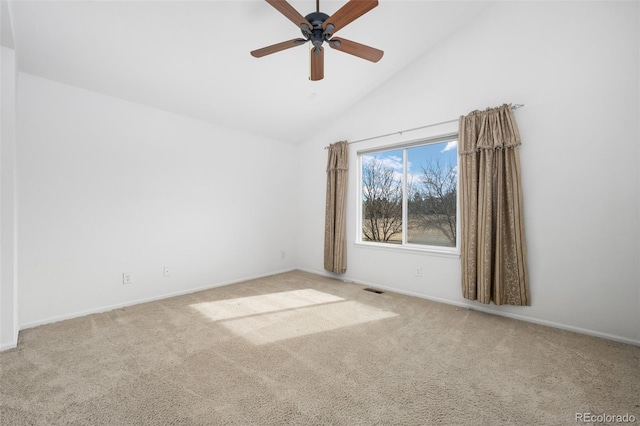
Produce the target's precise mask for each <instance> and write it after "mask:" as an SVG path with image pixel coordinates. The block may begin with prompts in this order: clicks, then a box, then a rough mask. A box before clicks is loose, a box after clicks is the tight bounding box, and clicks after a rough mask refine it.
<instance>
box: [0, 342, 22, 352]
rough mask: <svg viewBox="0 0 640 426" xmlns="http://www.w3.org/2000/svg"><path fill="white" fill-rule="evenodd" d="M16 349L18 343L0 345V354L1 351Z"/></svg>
mask: <svg viewBox="0 0 640 426" xmlns="http://www.w3.org/2000/svg"><path fill="white" fill-rule="evenodd" d="M17 347H18V342H15V343H14V342H10V343H4V344H2V345H0V352H2V351H8V350H9V349H15V348H17Z"/></svg>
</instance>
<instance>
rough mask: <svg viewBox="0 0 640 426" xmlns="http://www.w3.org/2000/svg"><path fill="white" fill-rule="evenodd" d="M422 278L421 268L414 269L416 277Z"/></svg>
mask: <svg viewBox="0 0 640 426" xmlns="http://www.w3.org/2000/svg"><path fill="white" fill-rule="evenodd" d="M421 276H422V268H416V277H421Z"/></svg>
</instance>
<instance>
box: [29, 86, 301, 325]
mask: <svg viewBox="0 0 640 426" xmlns="http://www.w3.org/2000/svg"><path fill="white" fill-rule="evenodd" d="M19 81H20V85H19V93H18V95H19V97H18V99H19V102H18V113H19V116H18V130H19V134H20V139H19V142H20V143H19V146H18V176H19V190H20V235H19V250H20V264H19V277H20V295H19V307H20V325H21V328H24V327H29V326H33V325H37V324H41V323H45V322H49V321H53V320H58V319H62V318H68V317H72V316H76V315H79V314H82V313H87V312H93V311H99V310H103V309H108V308H109V307H114V306H121V305H126V304H130V303H133V302H136V301H141V300H148V299H153V298H157V297H160V296H163V295H168V294H175V293H181V292H188V291H191V290H195V289H198V288H203V287H211V286H215V285H221V284H224V283H229V282H233V281H236V280H242V279H245V278H250V277H255V276H260V275H265V274H271V273H275V272H278V271H281V270H287V269H291V268H292V267H293V266H294V265H295V258H294V252H293V240H294V237H293V235H294V234H293V232H294V228H295V217H296V216H295V212H294V210H295V207H296V204H295V194H294V193H293V191H294V189H295V185H294V183H293V182H294V181H295V173H296V170H297V169H296V168H295V167H292V165H294V164H295V155H296V153H297V149H296V147H295V146H293V145H288V144H284V143H280V142H276V141H273V140H268V139H264V138H261V137H257V136H252V135H249V134H243V133H241V132H238V131H232V130H229V129H226V128H222V127H216V126H214V125H211V124H207V123H204V122H199V121H196V120H193V119H189V118H185V117H181V116H178V115H174V114H170V113H166V112H163V111H159V110H155V109H152V108H149V107H145V106H141V105H137V104H133V103H130V102H126V101H123V100H120V99H116V98H112V97H108V96H104V95H101V94H98V93H94V92H90V91H86V90H82V89H78V88H74V87H71V86H67V85H63V84H60V83H56V82H53V81H49V80H45V79H42V78H39V77H35V76H32V75H28V74H24V73H20V74H19ZM247 119H248V120H250V119H251V117H247ZM282 251H284V252H285V258H282V257H281V252H282ZM164 266H168V267H171V276H170V277H166V278H165V277H163V267H164ZM123 272H131V273H133V274H134V282H133V284H129V285H123V284H122V276H121V274H122V273H123Z"/></svg>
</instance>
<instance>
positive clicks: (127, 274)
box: [122, 272, 133, 284]
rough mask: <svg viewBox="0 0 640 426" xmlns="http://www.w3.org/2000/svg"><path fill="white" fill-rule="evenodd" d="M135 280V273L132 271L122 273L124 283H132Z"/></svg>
mask: <svg viewBox="0 0 640 426" xmlns="http://www.w3.org/2000/svg"><path fill="white" fill-rule="evenodd" d="M132 282H133V274H132V273H131V272H124V273H123V274H122V284H131V283H132Z"/></svg>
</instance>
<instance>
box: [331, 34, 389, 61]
mask: <svg viewBox="0 0 640 426" xmlns="http://www.w3.org/2000/svg"><path fill="white" fill-rule="evenodd" d="M336 42H338V43H336ZM329 46H331V47H332V48H334V49H336V50H340V51H342V52H344V53H348V54H350V55H354V56H357V57H359V58H362V59H366V60H367V61H371V62H378V61H379V60H380V59H381V58H382V55H384V52H383V51H382V50H380V49H376V48H374V47H369V46H366V45H364V44H360V43H356V42H355V41H351V40H347V39H346V38H339V37H334V38H332V39H331V40H329Z"/></svg>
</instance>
